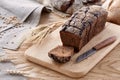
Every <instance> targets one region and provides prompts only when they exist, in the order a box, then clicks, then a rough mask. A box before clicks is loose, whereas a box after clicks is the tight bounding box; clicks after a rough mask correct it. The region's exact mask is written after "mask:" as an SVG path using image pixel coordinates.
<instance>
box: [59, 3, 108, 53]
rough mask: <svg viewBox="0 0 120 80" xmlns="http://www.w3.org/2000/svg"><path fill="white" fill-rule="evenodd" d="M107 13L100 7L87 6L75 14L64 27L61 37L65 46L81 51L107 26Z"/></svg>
mask: <svg viewBox="0 0 120 80" xmlns="http://www.w3.org/2000/svg"><path fill="white" fill-rule="evenodd" d="M107 14H108V13H107V11H106V10H105V9H103V8H101V7H100V6H95V5H94V6H86V7H83V8H81V9H79V10H78V11H77V12H75V13H74V14H73V15H72V16H71V18H70V19H69V20H68V21H67V22H66V23H65V24H64V25H63V29H62V30H61V31H60V37H61V41H62V43H63V45H65V46H70V47H74V49H75V51H79V50H80V49H81V48H82V47H83V46H84V45H86V44H87V43H88V42H89V41H90V40H91V39H92V38H93V37H94V36H95V35H97V34H98V33H100V32H101V31H102V30H103V29H104V26H105V23H106V18H107Z"/></svg>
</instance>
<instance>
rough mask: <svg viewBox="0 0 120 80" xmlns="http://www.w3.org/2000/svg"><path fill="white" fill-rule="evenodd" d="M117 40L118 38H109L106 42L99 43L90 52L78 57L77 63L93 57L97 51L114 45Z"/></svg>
mask: <svg viewBox="0 0 120 80" xmlns="http://www.w3.org/2000/svg"><path fill="white" fill-rule="evenodd" d="M116 39H117V38H116V36H112V37H109V38H107V39H106V40H104V41H102V42H100V43H98V44H97V45H95V46H94V47H92V48H91V49H90V50H88V51H86V52H85V53H83V54H82V55H80V56H78V57H77V59H76V62H77V63H78V62H80V61H82V60H84V59H86V58H88V57H89V56H91V55H93V54H94V53H95V52H96V51H98V50H100V49H102V48H104V47H106V46H108V45H110V44H112V43H113V42H115V41H116Z"/></svg>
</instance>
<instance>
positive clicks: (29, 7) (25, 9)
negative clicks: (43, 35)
mask: <svg viewBox="0 0 120 80" xmlns="http://www.w3.org/2000/svg"><path fill="white" fill-rule="evenodd" d="M44 8H45V6H44V5H42V4H39V3H38V2H36V1H34V0H12V1H11V0H2V1H1V2H0V46H1V47H3V48H7V49H13V50H16V49H17V48H19V46H20V44H21V43H22V42H23V41H24V40H25V36H24V35H25V33H27V32H29V30H30V29H31V28H33V27H36V26H37V25H38V24H39V21H40V15H41V12H42V11H43V9H44ZM46 10H47V9H46Z"/></svg>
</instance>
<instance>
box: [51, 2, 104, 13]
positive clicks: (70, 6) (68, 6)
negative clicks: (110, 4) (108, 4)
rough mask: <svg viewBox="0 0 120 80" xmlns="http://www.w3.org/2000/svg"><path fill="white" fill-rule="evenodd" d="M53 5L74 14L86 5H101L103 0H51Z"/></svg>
mask: <svg viewBox="0 0 120 80" xmlns="http://www.w3.org/2000/svg"><path fill="white" fill-rule="evenodd" d="M51 4H52V6H53V7H54V8H55V9H57V10H59V11H62V12H65V13H68V14H73V13H74V12H75V11H77V10H78V9H80V8H81V7H83V6H86V5H95V4H96V5H101V4H102V3H101V0H51Z"/></svg>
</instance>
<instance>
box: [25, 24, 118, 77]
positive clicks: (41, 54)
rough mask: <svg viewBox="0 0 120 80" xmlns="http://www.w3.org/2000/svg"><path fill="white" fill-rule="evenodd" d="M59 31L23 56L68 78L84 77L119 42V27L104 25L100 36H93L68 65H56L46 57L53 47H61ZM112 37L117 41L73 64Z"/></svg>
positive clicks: (35, 45)
mask: <svg viewBox="0 0 120 80" xmlns="http://www.w3.org/2000/svg"><path fill="white" fill-rule="evenodd" d="M59 30H60V28H59V29H57V30H56V31H54V32H53V33H51V34H50V35H49V36H48V37H46V38H45V40H44V41H43V42H42V43H41V44H40V45H38V44H34V45H33V46H32V47H30V48H29V49H27V50H26V52H25V56H26V58H27V59H28V60H30V61H32V62H35V63H37V64H40V65H41V66H44V67H46V68H49V69H52V70H54V71H57V72H60V73H62V74H65V75H67V76H70V77H82V76H84V75H86V74H87V73H88V72H89V71H90V70H91V69H92V68H93V67H94V66H95V65H96V64H97V63H98V62H99V61H100V60H102V59H103V58H104V57H105V56H106V55H107V54H108V53H109V52H110V51H111V50H112V49H113V48H114V47H115V46H116V45H117V44H119V42H120V26H119V25H115V24H112V23H106V27H105V29H104V30H103V31H102V32H101V33H100V34H98V35H97V36H95V37H94V38H93V39H92V40H91V41H90V42H89V43H88V44H87V45H86V46H84V47H83V48H82V49H81V50H80V52H78V53H77V54H75V55H74V56H73V57H72V59H71V60H70V61H69V62H68V63H65V64H58V63H56V62H54V61H52V60H51V59H50V58H49V57H48V52H49V51H50V50H51V49H53V48H54V47H56V46H58V45H62V43H61V40H60V36H59ZM113 35H115V36H117V40H116V41H115V42H114V43H113V44H111V45H110V46H107V47H105V48H104V49H101V50H99V51H97V52H96V53H95V54H94V55H92V56H90V57H88V58H87V59H86V60H83V61H82V62H80V63H75V59H76V58H77V57H78V55H80V54H82V53H84V52H85V51H87V50H89V49H90V48H92V47H93V46H94V45H96V44H97V43H99V42H101V41H103V40H105V39H106V38H108V37H111V36H113Z"/></svg>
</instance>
